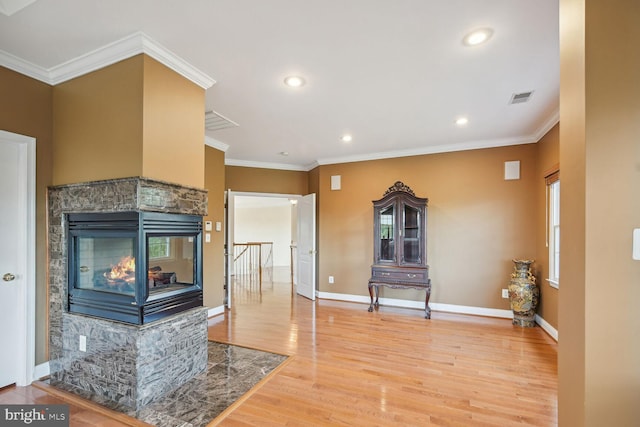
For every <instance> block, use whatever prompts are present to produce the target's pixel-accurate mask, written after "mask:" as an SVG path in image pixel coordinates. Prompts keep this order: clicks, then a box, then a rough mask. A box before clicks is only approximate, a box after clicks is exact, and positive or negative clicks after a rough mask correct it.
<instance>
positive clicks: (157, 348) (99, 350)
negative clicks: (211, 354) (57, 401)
mask: <svg viewBox="0 0 640 427" xmlns="http://www.w3.org/2000/svg"><path fill="white" fill-rule="evenodd" d="M48 204H49V366H50V372H51V378H50V382H51V384H52V385H54V386H55V385H56V383H63V384H65V385H68V386H72V387H76V388H79V389H80V390H84V391H88V392H92V393H95V394H97V395H98V396H101V397H103V398H106V399H108V400H111V401H113V402H115V403H118V404H122V405H125V406H128V407H131V408H133V409H138V408H141V407H142V406H144V405H146V404H148V403H150V402H153V401H154V400H156V399H158V398H159V397H162V396H163V395H165V394H166V393H168V392H170V391H172V390H174V389H175V388H177V387H179V386H180V385H182V384H184V383H186V382H187V381H188V380H189V379H191V378H193V377H194V376H195V375H197V374H199V373H200V372H202V371H204V370H205V369H206V365H207V309H206V308H205V307H199V308H194V309H191V310H188V311H184V312H182V313H178V314H176V315H173V316H171V317H168V318H165V319H162V320H159V321H157V322H152V323H149V324H146V325H142V326H138V325H129V324H124V323H120V322H117V321H112V320H107V319H99V318H94V317H89V316H84V315H79V314H75V313H69V312H68V307H67V301H68V299H67V236H66V235H65V233H66V232H65V225H66V224H65V214H66V213H69V212H78V213H79V212H124V211H136V212H139V211H149V212H165V213H178V214H191V215H199V216H204V215H206V214H207V192H206V190H201V189H195V188H190V187H184V186H180V185H175V184H170V183H166V182H162V181H157V180H151V179H148V178H141V177H134V178H123V179H113V180H105V181H94V182H88V183H82V184H69V185H61V186H55V187H50V188H49V193H48ZM81 335H83V336H85V337H86V340H87V345H86V350H87V351H86V352H81V351H79V341H80V336H81Z"/></svg>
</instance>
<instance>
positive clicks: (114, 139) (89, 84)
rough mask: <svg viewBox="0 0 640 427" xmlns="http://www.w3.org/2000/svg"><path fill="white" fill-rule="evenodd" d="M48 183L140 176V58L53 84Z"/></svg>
mask: <svg viewBox="0 0 640 427" xmlns="http://www.w3.org/2000/svg"><path fill="white" fill-rule="evenodd" d="M53 120H54V124H55V125H54V135H53V139H54V141H55V143H54V144H55V149H54V151H53V163H54V165H55V168H54V172H53V183H54V184H56V185H58V184H69V183H75V182H86V181H94V180H101V179H111V178H125V177H131V176H143V170H142V132H143V56H142V55H138V56H135V57H133V58H130V59H127V60H124V61H121V62H118V63H116V64H113V65H111V66H109V67H107V68H103V69H100V70H97V71H94V72H92V73H89V74H86V75H84V76H81V77H77V78H75V79H73V80H70V81H67V82H64V83H61V84H59V85H57V86H55V87H54V88H53Z"/></svg>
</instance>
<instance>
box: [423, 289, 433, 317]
mask: <svg viewBox="0 0 640 427" xmlns="http://www.w3.org/2000/svg"><path fill="white" fill-rule="evenodd" d="M429 298H431V289H427V296H426V297H425V299H424V318H425V319H431V308H430V307H429Z"/></svg>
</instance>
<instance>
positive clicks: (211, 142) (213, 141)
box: [204, 135, 229, 153]
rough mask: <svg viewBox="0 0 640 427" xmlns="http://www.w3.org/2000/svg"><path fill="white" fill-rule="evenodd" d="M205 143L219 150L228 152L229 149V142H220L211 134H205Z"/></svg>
mask: <svg viewBox="0 0 640 427" xmlns="http://www.w3.org/2000/svg"><path fill="white" fill-rule="evenodd" d="M204 144H205V145H208V146H209V147H213V148H215V149H217V150H220V151H222V152H225V153H226V152H227V150H228V149H229V144H225V143H224V142H220V141H218V140H217V139H214V138H211V137H210V136H207V135H205V136H204Z"/></svg>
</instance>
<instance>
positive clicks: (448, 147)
mask: <svg viewBox="0 0 640 427" xmlns="http://www.w3.org/2000/svg"><path fill="white" fill-rule="evenodd" d="M535 142H538V140H537V139H535V138H534V137H533V136H531V135H529V136H524V137H517V138H504V139H492V140H484V141H469V142H462V143H459V144H442V145H432V146H427V147H420V148H414V149H409V150H397V151H384V152H378V153H368V154H361V155H354V156H345V157H330V158H324V159H318V160H317V162H318V164H319V165H331V164H336V163H351V162H363V161H367V160H382V159H392V158H397V157H410V156H422V155H426V154H438V153H449V152H454V151H467V150H480V149H483V148H495V147H506V146H509V145H521V144H533V143H535Z"/></svg>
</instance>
